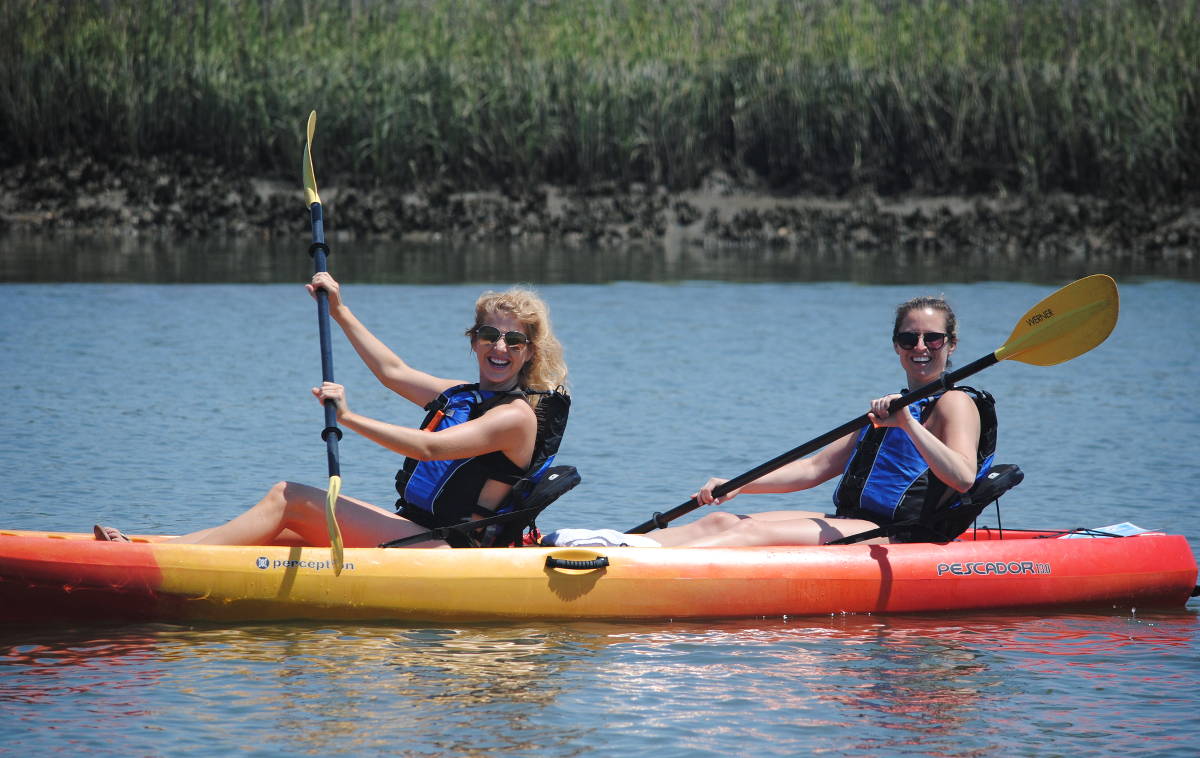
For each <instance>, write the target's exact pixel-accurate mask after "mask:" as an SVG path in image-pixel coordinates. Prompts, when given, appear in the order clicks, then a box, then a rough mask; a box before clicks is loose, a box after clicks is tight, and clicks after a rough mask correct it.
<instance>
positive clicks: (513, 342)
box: [468, 325, 529, 350]
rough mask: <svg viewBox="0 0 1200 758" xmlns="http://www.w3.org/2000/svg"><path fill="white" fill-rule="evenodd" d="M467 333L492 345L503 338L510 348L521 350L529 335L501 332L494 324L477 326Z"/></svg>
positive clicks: (527, 342) (526, 343)
mask: <svg viewBox="0 0 1200 758" xmlns="http://www.w3.org/2000/svg"><path fill="white" fill-rule="evenodd" d="M468 334H472V335H474V336H476V337H478V338H479V339H481V340H483V341H484V342H490V343H492V344H493V345H494V344H496V342H498V341H499V340H500V338H504V344H505V345H508V347H509V348H510V349H512V350H523V349H524V348H525V346H526V345H528V344H529V337H527V336H525V333H524V332H502V331H500V330H499V329H497V328H496V327H494V326H487V325H484V326H477V327H475V328H474V329H472V330H471V331H470V332H468Z"/></svg>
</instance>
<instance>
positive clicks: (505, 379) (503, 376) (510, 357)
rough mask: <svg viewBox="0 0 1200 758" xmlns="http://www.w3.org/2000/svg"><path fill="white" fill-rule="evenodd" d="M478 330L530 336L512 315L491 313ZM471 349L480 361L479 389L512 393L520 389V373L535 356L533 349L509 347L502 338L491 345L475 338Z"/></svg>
mask: <svg viewBox="0 0 1200 758" xmlns="http://www.w3.org/2000/svg"><path fill="white" fill-rule="evenodd" d="M478 325H479V326H484V325H486V326H494V327H496V328H497V329H498V330H500V332H501V334H503V333H505V332H522V333H524V334H528V333H529V328H528V327H526V326H525V325H524V324H522V323H521V321H520V319H518V318H517V317H516V316H514V315H512V314H511V313H505V312H503V311H499V312H498V311H490V312H488V313H487V314H486V315H485V317H484V318H483V319H481V320H480V321H479V324H478ZM471 349H472V350H474V351H475V357H476V359H477V360H478V361H479V386H480V388H482V389H485V390H509V389H513V388H515V387H516V386H517V384H518V383H519V379H520V374H521V369H522V368H524V367H525V364H526V363H528V362H529V360H530V359H531V358H532V356H533V345H532V344H529V343H526V344H524V345H513V346H510V345H508V344H507V343H506V342H505V340H504V338H503V337H501V338H500V339H497V340H496V341H495V342H488V341H487V340H485V339H482V338H480V337H478V336H476V337H474V338H472V340H471Z"/></svg>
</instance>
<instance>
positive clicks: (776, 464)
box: [625, 353, 1000, 534]
mask: <svg viewBox="0 0 1200 758" xmlns="http://www.w3.org/2000/svg"><path fill="white" fill-rule="evenodd" d="M999 360H1000V359H999V358H997V357H996V354H995V353H988V354H987V355H985V356H984V357H982V358H980V359H979V360H977V361H974V362H973V363H968V364H967V365H966V366H963V367H962V368H960V369H957V370H955V371H951V372H950V373H948V374H942V376H941V377H939V378H937V379H934V380H933V381H932V382H930V383H928V384H926V385H924V386H922V387H918V388H917V389H915V390H912V391H911V392H907V393H905V394H903V395H901V396H900V397H898V398H896V399H895V400H893V401H892V402H891V403H890V404H889V405H888V413H895V412H896V411H898V410H900V409H901V408H904V407H906V406H909V405H911V404H913V403H915V402H917V401H918V400H922V399H924V398H927V397H929V396H930V395H932V394H934V393H935V392H937V391H938V390H948V389H950V388H952V387H953V386H954V385H955V383H956V382H958V380H960V379H965V378H966V377H968V376H970V375H971V374H974V373H976V372H978V371H982V370H983V369H985V368H987V367H988V366H992V365H994V364H996V363H997V362H999ZM869 423H871V419H870V417H868V416H867V414H865V413H864V414H863V415H861V416H859V417H858V418H856V419H853V420H852V421H847V422H846V423H844V424H842V425H841V426H839V427H838V428H836V429H831V430H829V431H828V432H825V433H824V434H822V435H821V436H820V437H817V438H815V439H811V440H809V441H808V442H805V443H804V444H803V445H800V446H799V447H794V448H792V449H791V450H789V451H787V452H786V453H784V454H783V455H779V456H776V457H774V458H772V459H771V460H769V461H767V462H766V463H763V464H760V465H758V466H755V467H754V468H752V469H750V470H749V471H747V472H746V473H744V474H741V475H739V476H735V477H734V478H732V479H730V480H729V481H727V482H724V483H722V484H720V485H718V486H716V487H714V488H713V495H714V496H715V497H724V496H725V495H726V494H727V493H729V492H732V491H733V490H736V489H738V488H739V487H744V486H746V485H747V484H749V483H750V482H753V481H754V480H755V479H758V478H759V477H760V476H763V475H765V474H769V473H771V472H772V471H774V470H775V469H777V468H780V467H782V466H786V465H787V464H789V463H791V462H792V461H795V460H799V459H800V458H803V457H804V456H806V455H810V454H812V453H815V452H816V451H818V450H820V449H821V448H823V447H825V446H826V445H828V444H829V443H831V442H833V441H835V440H837V439H840V438H841V437H844V436H846V435H847V434H849V433H850V432H853V431H855V430H857V429H861V428H862V427H864V426H866V425H867V424H869ZM699 507H700V503H699V501H697V500H696V498H694V497H693V498H691V499H690V500H688V501H687V502H686V503H683V504H681V505H677V506H675V507H674V508H672V509H671V510H669V511H667V512H666V513H655V514H654V515H653V516H651V517H650V520H649V521H645V522H642V523H641V524H638V525H637V526H635V527H634V528H632V529H627V530H626V532H625V533H626V534H645V533H646V532H649V531H652V530H654V529H663V528H665V527H666V525H667V523H668V522H671V521H674V520H675V519H677V518H679V517H680V516H683V515H685V514H688V513H691V512H692V511H694V510H696V509H697V508H699Z"/></svg>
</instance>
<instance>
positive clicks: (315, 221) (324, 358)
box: [308, 203, 342, 476]
mask: <svg viewBox="0 0 1200 758" xmlns="http://www.w3.org/2000/svg"><path fill="white" fill-rule="evenodd" d="M308 214H309V219H310V220H311V221H312V246H311V247H309V249H308V253H309V255H311V256H312V259H313V271H314V273H318V274H319V273H321V272H323V271H328V270H329V268H328V264H327V262H326V258H327V256H328V255H329V246H328V245H326V244H325V220H324V217H323V215H322V213H321V204H320V203H313V204H312V205H310V206H309V207H308ZM317 328H318V329H319V330H320V333H321V381H323V382H332V381H333V338H332V336H331V335H330V331H329V293H328V292H326V291H325V290H323V289H318V290H317ZM324 405H325V428H324V429H322V430H321V439H323V440H325V451H326V455H327V457H328V458H329V475H330V476H341V475H342V472H341V465H340V464H339V463H338V440H340V439H341V438H342V430H341V429H339V428H338V425H337V403H336V402H334V401H327V402H326V403H325V404H324Z"/></svg>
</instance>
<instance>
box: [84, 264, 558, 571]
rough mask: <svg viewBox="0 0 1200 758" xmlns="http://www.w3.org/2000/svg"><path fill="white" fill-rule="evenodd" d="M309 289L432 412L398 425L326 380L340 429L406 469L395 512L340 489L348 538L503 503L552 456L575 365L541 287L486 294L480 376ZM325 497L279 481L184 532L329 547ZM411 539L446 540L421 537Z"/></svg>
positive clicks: (212, 540)
mask: <svg viewBox="0 0 1200 758" xmlns="http://www.w3.org/2000/svg"><path fill="white" fill-rule="evenodd" d="M307 289H308V291H309V293H310V294H312V295H313V296H314V297H315V296H316V292H317V291H318V290H319V289H323V290H324V291H325V292H326V293H328V296H329V313H330V316H331V317H332V318H333V320H334V321H335V322H337V324H338V326H340V327H341V329H342V331H343V332H344V333H345V335H346V337H347V338H348V339H349V341H350V344H351V345H353V346H354V349H355V351H356V352H357V353H358V355H359V357H361V358H362V360H363V362H364V363H365V364H366V365H367V367H368V368H369V369H370V370H371V372H372V373H374V374H375V377H376V378H377V379H379V381H380V382H381V383H382V384H383V385H384V386H385V387H387V388H388V389H390V390H392V391H393V392H395V393H396V394H398V395H400V396H401V397H403V398H405V399H406V400H409V401H410V402H412V403H414V404H416V405H417V406H419V407H421V408H426V409H429V411H430V412H429V414H428V415H427V416H426V419H425V421H424V422H423V423H422V424H421V426H420V427H416V428H411V427H404V426H397V425H395V424H391V423H388V422H385V421H380V420H378V419H375V418H370V417H368V416H365V415H363V414H361V413H358V412H356V411H354V410H353V409H352V408H351V406H350V403H349V402H348V400H347V393H346V389H345V387H343V386H342V385H340V384H335V383H333V382H325V383H324V384H322V385H321V386H320V387H314V388H313V390H312V393H313V395H314V396H315V398H316V399H317V400H318V401H319V402H322V403H324V402H326V401H333V402H334V403H336V407H337V419H338V422H339V424H340V425H341V426H343V427H345V428H346V429H350V430H351V431H354V432H356V433H358V434H360V435H362V436H364V437H366V438H367V439H369V440H371V441H372V442H375V443H376V444H379V445H382V446H383V447H385V448H387V449H389V450H391V451H393V452H396V453H398V454H400V455H403V456H405V457H406V461H405V464H404V467H403V468H402V469H401V471H400V472H399V473H398V474H397V489H398V490H399V491H400V495H401V497H400V500H399V501H398V502H397V512H396V513H392V512H390V511H387V510H384V509H383V508H380V507H378V506H375V505H372V504H370V503H366V502H363V501H361V500H356V499H355V498H352V497H347V496H345V495H341V496H340V497H339V498H338V503H337V520H338V525H339V526H340V527H341V531H342V538H343V542H344V544H345V545H346V547H374V546H376V545H379V544H381V543H385V542H391V541H394V540H403V539H404V538H408V537H413V536H415V535H420V534H424V533H426V532H428V531H429V530H430V529H431V528H435V527H439V526H447V525H450V524H455V523H461V522H463V521H467V520H471V519H477V518H483V517H486V516H489V515H492V514H493V513H494V512H495V511H496V509H497V508H499V507H501V506H503V505H504V503H505V501H506V499H507V498H508V496H509V493H510V491H511V490H512V487H513V484H514V483H516V482H517V481H519V480H520V479H521V478H522V477H523V476H527V475H529V474H531V473H532V472H531V467H536V466H544V465H545V464H546V463H548V461H547V460H546V459H547V457H548V456H550V457H552V456H553V453H554V450H556V449H557V442H558V439H559V438H561V433H562V427H563V426H564V425H565V423H566V410H565V407H566V405H569V400H568V399H567V398H566V397H565V394H561V392H555V390H560V391H561V388H562V386H563V385H564V383H565V382H566V376H567V367H566V363H565V361H564V360H563V351H562V346H561V345H560V344H559V342H558V339H557V338H556V337H555V336H554V331H553V329H552V327H551V324H550V314H549V309H548V307H547V306H546V303H545V302H544V301H543V300H542V299H541V298H540V297H539V296H538V295H537V294H536V293H535V292H533V291H532V290H528V289H523V288H513V289H510V290H507V291H505V292H485V293H484V294H483V295H481V296H480V297H479V299H478V300H477V302H476V303H475V320H474V324H473V325H472V326H471V328H469V329H468V330H467V331H466V335H467V337H469V338H470V345H471V352H472V355H473V356H474V358H475V362H476V364H477V367H478V376H479V378H478V381H477V382H474V383H471V384H468V383H466V382H463V381H461V380H458V379H446V378H442V377H437V376H433V375H432V374H428V373H426V372H424V371H421V370H419V369H416V368H413V367H412V366H409V365H408V364H407V363H406V362H405V361H404V360H403V359H401V358H400V357H399V356H398V355H396V354H395V353H394V352H393V351H392V350H391V349H390V348H388V347H387V345H385V344H384V343H383V342H381V341H380V340H379V339H378V338H377V337H375V335H374V334H372V333H371V332H370V330H368V329H367V327H366V326H364V325H363V324H362V322H361V321H359V320H358V318H357V317H356V316H355V315H354V313H353V312H351V310H350V308H349V306H347V305H346V303H345V301H344V300H343V299H342V293H341V287H340V286H339V285H338V282H337V281H336V280H334V279H333V277H331V276H330V275H329V274H328V273H324V272H322V273H318V274H316V275H315V276H313V279H312V282H311V283H310V284H308V285H307ZM547 398H550V399H554V400H556V401H558V402H559V404H560V405H561V406H562V409H561V410H560V412H559V413H558V414H557V415H558V419H557V421H558V428H557V429H551V430H545V429H544V430H543V432H544V433H543V435H542V437H543V438H548V439H550V440H551V441H552V444H553V447H554V449H553V450H546V449H539V434H538V431H539V421H541V422H542V423H543V425H545V423H546V422H545V419H544V418H542V419H539V414H538V413H536V412H535V408H536V407H537V406H538V404H539V402H545V400H546V399H547ZM543 415H544V414H543ZM552 421H553V419H552ZM547 432H548V433H547ZM545 446H546V445H545V443H544V442H543V444H542V448H545ZM325 498H326V492H325V490H323V489H320V488H317V487H312V486H309V485H306V484H297V483H295V482H278V483H276V484H275V485H274V486H273V487H272V488H271V489H270V491H269V492H268V493H267V494H266V496H265V497H263V499H262V500H260V501H259V502H258V503H257V504H256V505H254V506H253V507H252V508H250V509H249V510H247V511H245V512H244V513H242V514H241V515H239V516H237V517H235V518H234V519H232V520H231V521H228V522H226V523H225V524H222V525H221V526H217V527H213V528H210V529H204V530H201V531H198V532H194V533H192V534H188V535H184V536H182V537H178V538H176V540H175V541H177V542H185V543H194V544H208V545H264V544H278V543H281V542H283V543H288V544H295V543H299V544H304V545H314V546H315V545H328V544H329V538H328V534H327V531H326V526H325ZM95 532H96V538H97V539H101V540H111V541H125V540H127V539H128V538H127V537H126V536H125V535H124V534H122V533H121V532H120V531H119V530H117V529H114V528H112V527H102V526H99V525H98V526H97V527H96V528H95ZM452 541H453V542H454V543H455V546H467V545H469V544H479V543H477V542H475V541H473V540H470V539H466V538H461V539H453V538H452ZM412 545H413V546H417V547H444V546H445V545H446V543H445V542H442V541H441V540H424V541H417V542H414V543H412Z"/></svg>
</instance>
